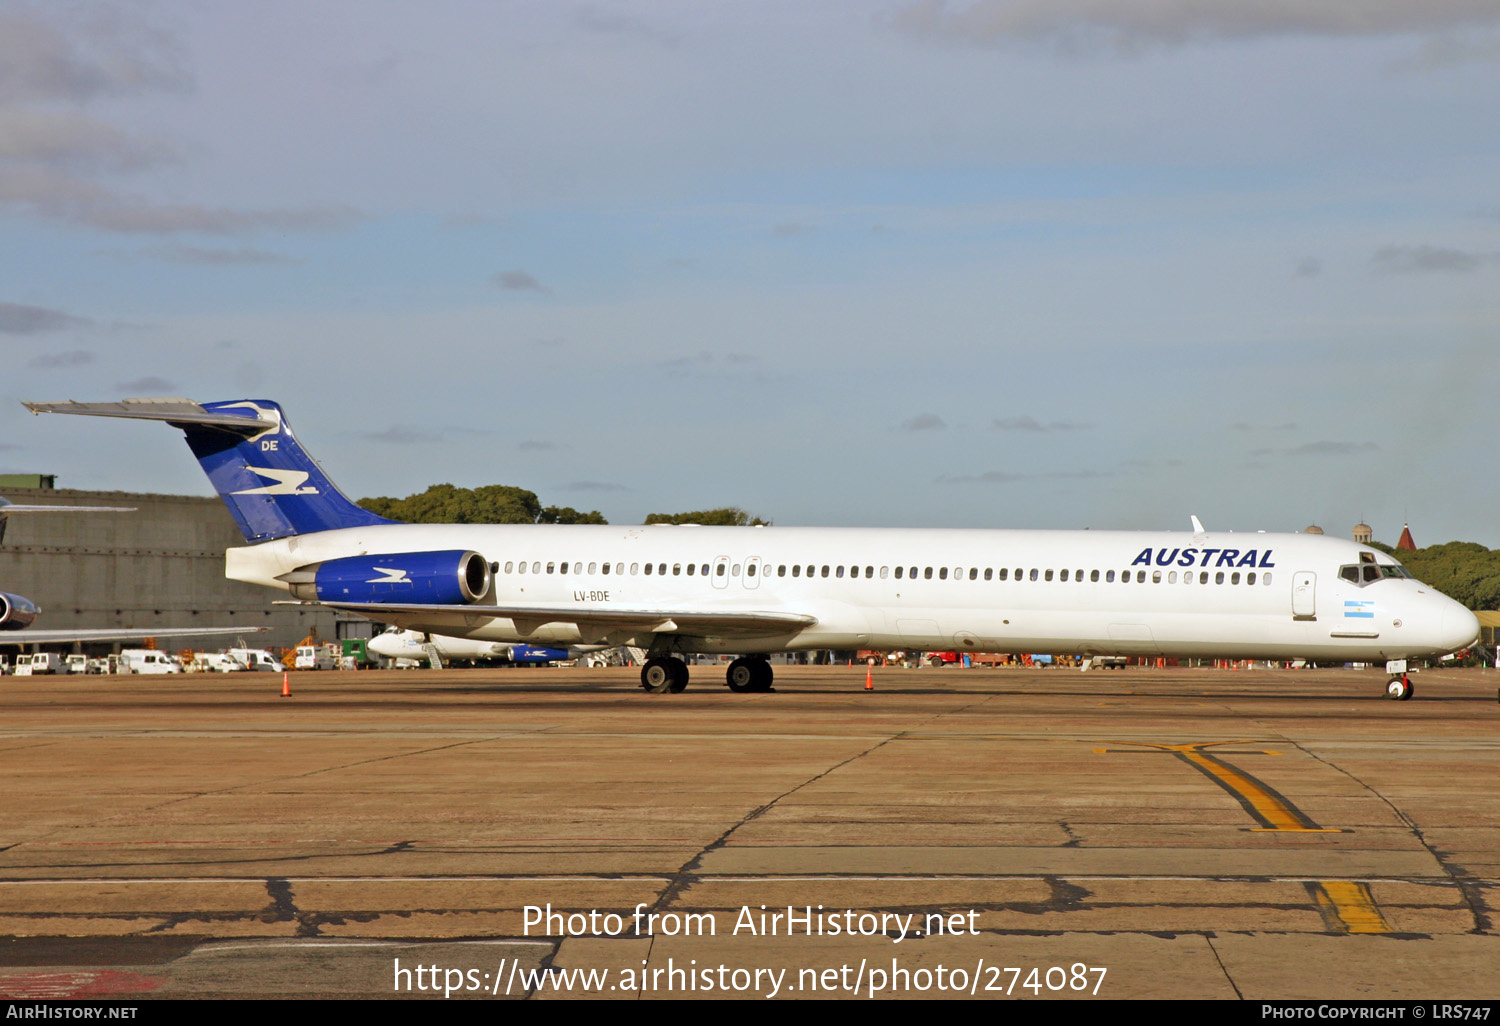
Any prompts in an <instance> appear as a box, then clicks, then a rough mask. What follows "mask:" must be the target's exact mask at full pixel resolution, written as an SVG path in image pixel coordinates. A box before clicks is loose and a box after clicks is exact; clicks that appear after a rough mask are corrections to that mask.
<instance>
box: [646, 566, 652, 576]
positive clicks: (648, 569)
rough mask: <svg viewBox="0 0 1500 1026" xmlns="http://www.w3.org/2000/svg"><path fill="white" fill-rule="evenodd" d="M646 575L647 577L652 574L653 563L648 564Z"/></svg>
mask: <svg viewBox="0 0 1500 1026" xmlns="http://www.w3.org/2000/svg"><path fill="white" fill-rule="evenodd" d="M646 576H647V577H650V576H651V564H650V563H647V564H646Z"/></svg>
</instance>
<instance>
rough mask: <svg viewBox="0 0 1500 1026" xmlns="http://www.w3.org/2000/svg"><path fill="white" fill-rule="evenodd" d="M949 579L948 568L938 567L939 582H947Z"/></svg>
mask: <svg viewBox="0 0 1500 1026" xmlns="http://www.w3.org/2000/svg"><path fill="white" fill-rule="evenodd" d="M947 579H948V568H947V567H945V566H940V567H938V580H940V581H946V580H947Z"/></svg>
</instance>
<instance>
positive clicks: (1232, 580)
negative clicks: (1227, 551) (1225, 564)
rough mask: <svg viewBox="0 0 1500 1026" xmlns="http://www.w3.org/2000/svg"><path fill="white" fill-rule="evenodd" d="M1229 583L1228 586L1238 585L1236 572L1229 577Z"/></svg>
mask: <svg viewBox="0 0 1500 1026" xmlns="http://www.w3.org/2000/svg"><path fill="white" fill-rule="evenodd" d="M1229 583H1230V584H1239V583H1240V575H1239V572H1238V571H1236V572H1235V573H1232V574H1230V575H1229Z"/></svg>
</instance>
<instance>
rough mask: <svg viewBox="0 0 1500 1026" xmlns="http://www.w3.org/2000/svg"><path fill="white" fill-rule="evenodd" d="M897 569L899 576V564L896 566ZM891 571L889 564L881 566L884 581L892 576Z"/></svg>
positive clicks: (881, 576) (881, 577)
mask: <svg viewBox="0 0 1500 1026" xmlns="http://www.w3.org/2000/svg"><path fill="white" fill-rule="evenodd" d="M896 571H897V574H898V576H899V574H900V571H901V568H900V567H899V566H898V567H896ZM890 573H891V568H890V567H888V566H883V567H881V568H880V579H881V580H882V581H883V580H885V579H886V578H887V577H889V576H890Z"/></svg>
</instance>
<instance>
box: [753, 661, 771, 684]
mask: <svg viewBox="0 0 1500 1026" xmlns="http://www.w3.org/2000/svg"><path fill="white" fill-rule="evenodd" d="M754 670H755V686H754V690H756V691H772V690H775V689H774V688H772V687H771V682H772V681H773V680H775V679H776V674H775V671H773V670H772V669H771V664H770V663H769V662H767V661H766V660H764V659H756V660H754Z"/></svg>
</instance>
